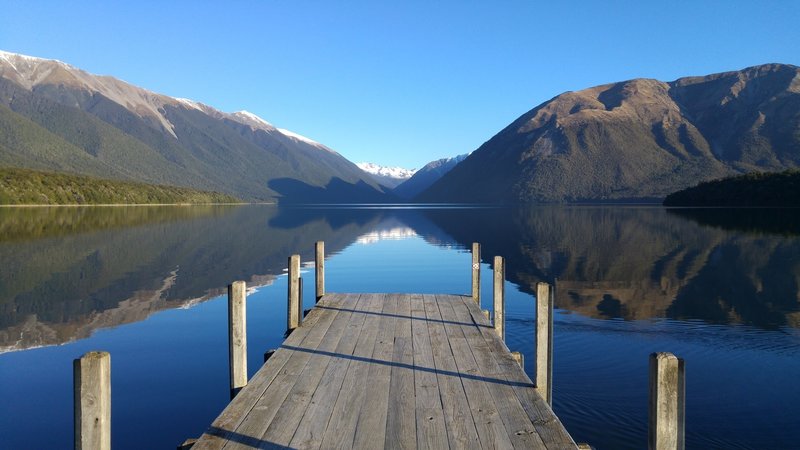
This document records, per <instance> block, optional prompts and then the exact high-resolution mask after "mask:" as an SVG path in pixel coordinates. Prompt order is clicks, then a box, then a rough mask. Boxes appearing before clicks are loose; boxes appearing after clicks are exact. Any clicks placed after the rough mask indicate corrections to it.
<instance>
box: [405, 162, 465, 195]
mask: <svg viewBox="0 0 800 450" xmlns="http://www.w3.org/2000/svg"><path fill="white" fill-rule="evenodd" d="M467 156H469V154H468V153H465V154H463V155H458V156H453V157H452V158H442V159H437V160H436V161H432V162H429V163H428V164H425V166H424V167H422V168H421V169H419V170H417V171H416V173H414V175H413V176H412V177H411V178H409V179H408V180H406V181H405V182H404V183H402V184H400V185H399V186H397V187H395V188H394V189H393V190H392V193H394V194H395V195H397V196H398V197H400V198H403V199H412V198H414V197H416V196H417V195H418V194H419V193H420V192H422V191H424V190H425V189H428V188H429V187H430V186H431V185H432V184H433V183H435V182H436V181H437V180H439V178H441V177H443V176H444V175H445V174H446V173H447V172H450V171H451V170H453V167H455V166H456V164H458V163H460V162H461V161H463V160H464V159H466V158H467Z"/></svg>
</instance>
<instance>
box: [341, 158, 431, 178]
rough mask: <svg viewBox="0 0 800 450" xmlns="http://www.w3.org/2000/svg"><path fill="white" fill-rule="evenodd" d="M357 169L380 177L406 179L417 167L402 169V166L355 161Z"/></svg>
mask: <svg viewBox="0 0 800 450" xmlns="http://www.w3.org/2000/svg"><path fill="white" fill-rule="evenodd" d="M356 165H357V166H358V168H359V169H361V170H363V171H364V172H367V173H369V174H372V175H377V176H380V177H388V178H395V179H398V180H407V179H409V178H411V177H412V176H413V175H414V173H416V172H417V169H404V168H402V167H387V166H381V165H378V164H375V163H371V162H360V163H356Z"/></svg>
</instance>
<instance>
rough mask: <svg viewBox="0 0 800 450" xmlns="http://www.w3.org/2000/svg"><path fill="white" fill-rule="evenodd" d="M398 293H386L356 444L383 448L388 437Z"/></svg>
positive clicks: (355, 445) (357, 428) (354, 445)
mask: <svg viewBox="0 0 800 450" xmlns="http://www.w3.org/2000/svg"><path fill="white" fill-rule="evenodd" d="M398 297H399V296H398V295H397V294H385V295H383V300H382V302H383V311H382V317H381V325H380V331H379V334H378V337H377V341H376V342H375V348H374V350H373V353H372V359H373V360H374V361H375V363H373V364H371V365H370V367H369V373H368V374H367V378H366V380H367V384H366V394H365V395H366V398H367V399H368V401H367V402H366V403H365V404H364V405H363V406H362V407H361V410H360V411H359V413H358V422H357V423H356V430H358V433H356V435H355V439H354V440H353V448H381V447H382V446H383V444H384V442H385V439H386V418H387V415H388V410H389V387H390V382H391V375H392V366H391V361H392V353H393V350H394V332H395V329H396V326H397V321H399V320H400V319H397V318H396V317H394V316H395V315H396V312H397V300H398Z"/></svg>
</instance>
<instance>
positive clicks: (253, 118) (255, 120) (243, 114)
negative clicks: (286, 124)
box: [231, 110, 275, 129]
mask: <svg viewBox="0 0 800 450" xmlns="http://www.w3.org/2000/svg"><path fill="white" fill-rule="evenodd" d="M231 115H232V116H234V117H236V118H238V119H241V120H242V121H243V122H244V123H245V124H246V125H251V126H253V125H255V126H256V128H261V127H267V128H268V129H272V128H275V127H274V126H273V125H272V124H271V123H269V122H267V121H266V120H264V119H262V118H261V117H258V116H257V115H255V114H253V113H251V112H250V111H245V110H241V111H236V112H235V113H232V114H231Z"/></svg>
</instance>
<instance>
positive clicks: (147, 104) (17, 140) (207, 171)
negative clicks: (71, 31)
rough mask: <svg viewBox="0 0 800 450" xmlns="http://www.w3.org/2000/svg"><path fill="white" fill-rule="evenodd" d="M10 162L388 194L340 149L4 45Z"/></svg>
mask: <svg viewBox="0 0 800 450" xmlns="http://www.w3.org/2000/svg"><path fill="white" fill-rule="evenodd" d="M0 166H4V167H19V168H29V169H38V170H53V171H63V172H71V173H76V174H84V175H94V176H100V177H104V178H113V179H120V180H128V181H139V182H145V183H151V184H171V185H177V186H185V187H191V188H195V189H203V190H208V191H218V192H223V193H227V194H230V195H233V196H235V197H239V198H242V199H244V200H250V201H269V200H274V199H281V200H284V201H293V202H304V201H323V202H324V201H354V202H357V201H385V200H386V199H390V198H393V197H392V196H388V195H387V192H388V189H386V188H384V187H382V186H380V185H379V184H378V183H377V182H375V181H374V180H373V179H372V178H371V177H370V176H369V175H367V174H366V173H364V172H363V171H361V170H360V169H359V168H358V167H356V165H355V164H353V163H352V162H350V161H348V160H347V159H345V158H344V157H342V156H341V155H339V154H338V153H336V152H335V151H333V150H331V149H330V148H328V147H326V146H324V145H322V144H320V143H318V142H315V141H313V140H311V139H308V138H306V137H303V136H301V135H299V134H297V133H293V132H291V131H288V130H283V129H278V128H275V127H274V126H272V125H271V124H269V123H268V122H266V121H265V120H263V119H261V118H259V117H258V116H256V115H254V114H251V113H248V112H246V111H239V112H236V113H225V112H222V111H219V110H217V109H214V108H212V107H210V106H207V105H204V104H201V103H198V102H195V101H192V100H187V99H179V98H173V97H169V96H166V95H161V94H157V93H154V92H151V91H148V90H145V89H142V88H139V87H136V86H133V85H131V84H128V83H126V82H124V81H120V80H118V79H116V78H112V77H109V76H97V75H92V74H89V73H87V72H85V71H83V70H80V69H78V68H75V67H73V66H70V65H68V64H65V63H63V62H60V61H54V60H46V59H41V58H34V57H30V56H24V55H19V54H14V53H8V52H0Z"/></svg>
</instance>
